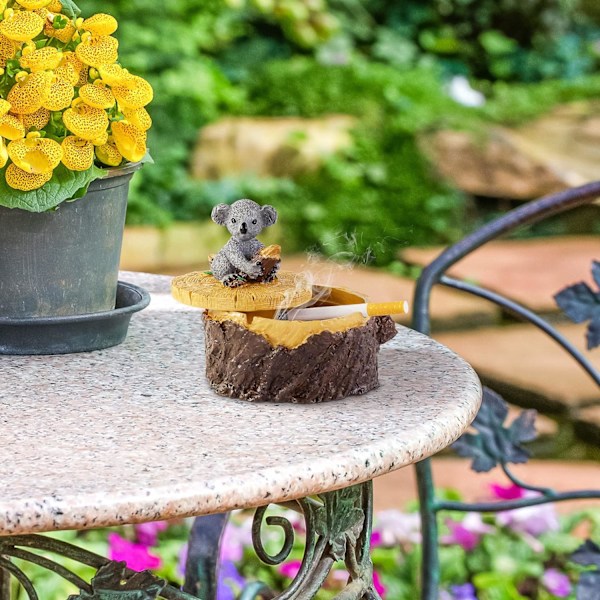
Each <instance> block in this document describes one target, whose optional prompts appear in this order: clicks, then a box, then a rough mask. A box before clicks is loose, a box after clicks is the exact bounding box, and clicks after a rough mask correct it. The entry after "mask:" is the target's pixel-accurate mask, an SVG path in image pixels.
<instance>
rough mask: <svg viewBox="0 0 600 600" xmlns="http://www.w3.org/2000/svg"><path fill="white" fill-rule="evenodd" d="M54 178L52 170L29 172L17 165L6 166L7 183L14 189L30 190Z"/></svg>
mask: <svg viewBox="0 0 600 600" xmlns="http://www.w3.org/2000/svg"><path fill="white" fill-rule="evenodd" d="M51 179H52V171H50V172H49V173H28V172H27V171H23V169H19V167H17V165H15V164H14V163H13V164H10V165H8V167H7V168H6V183H7V184H8V185H9V186H10V187H11V188H13V189H14V190H21V191H22V192H30V191H32V190H37V189H39V188H41V187H42V186H43V185H44V184H46V183H48V182H49V181H50V180H51Z"/></svg>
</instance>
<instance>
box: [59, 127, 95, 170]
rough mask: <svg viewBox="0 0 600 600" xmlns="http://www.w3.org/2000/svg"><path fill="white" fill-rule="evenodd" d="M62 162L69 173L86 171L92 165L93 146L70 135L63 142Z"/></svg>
mask: <svg viewBox="0 0 600 600" xmlns="http://www.w3.org/2000/svg"><path fill="white" fill-rule="evenodd" d="M61 145H62V150H63V157H62V162H63V165H65V167H67V169H71V171H87V170H88V169H89V168H90V167H91V166H92V164H93V163H94V144H92V142H90V141H88V140H83V139H81V138H79V137H77V136H74V135H70V136H69V137H66V138H65V139H64V140H63V143H62V144H61Z"/></svg>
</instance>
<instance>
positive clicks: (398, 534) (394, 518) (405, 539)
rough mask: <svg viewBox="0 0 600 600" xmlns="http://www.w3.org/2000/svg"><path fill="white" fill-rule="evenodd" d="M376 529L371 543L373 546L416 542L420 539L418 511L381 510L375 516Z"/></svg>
mask: <svg viewBox="0 0 600 600" xmlns="http://www.w3.org/2000/svg"><path fill="white" fill-rule="evenodd" d="M376 524H377V529H376V530H375V531H374V532H373V535H372V537H371V543H372V544H373V545H374V546H395V545H402V544H416V543H418V542H420V541H421V517H420V516H419V514H418V513H403V512H400V511H399V510H393V509H392V510H383V511H381V512H380V513H377V516H376Z"/></svg>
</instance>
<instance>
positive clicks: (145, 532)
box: [135, 521, 169, 546]
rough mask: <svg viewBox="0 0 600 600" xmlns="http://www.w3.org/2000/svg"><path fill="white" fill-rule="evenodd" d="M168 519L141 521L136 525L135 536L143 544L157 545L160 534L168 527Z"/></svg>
mask: <svg viewBox="0 0 600 600" xmlns="http://www.w3.org/2000/svg"><path fill="white" fill-rule="evenodd" d="M168 527H169V524H168V523H167V522H166V521H154V522H152V523H139V524H138V525H135V537H136V538H137V541H138V543H139V544H142V546H156V543H157V542H158V534H159V533H160V532H161V531H165V530H166V529H168Z"/></svg>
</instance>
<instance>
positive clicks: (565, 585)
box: [542, 569, 571, 598]
mask: <svg viewBox="0 0 600 600" xmlns="http://www.w3.org/2000/svg"><path fill="white" fill-rule="evenodd" d="M542 585H543V586H544V587H545V588H546V589H547V590H548V591H549V592H550V593H551V594H552V595H554V596H556V597H557V598H566V597H567V596H568V595H569V594H570V593H571V581H570V580H569V578H568V577H567V576H566V575H565V574H564V573H561V572H560V571H559V570H557V569H547V570H546V571H545V573H544V574H543V575H542Z"/></svg>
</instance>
